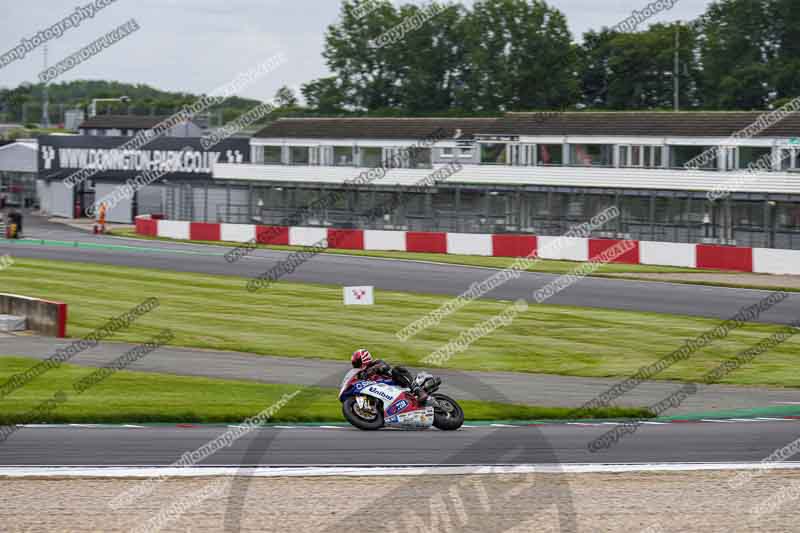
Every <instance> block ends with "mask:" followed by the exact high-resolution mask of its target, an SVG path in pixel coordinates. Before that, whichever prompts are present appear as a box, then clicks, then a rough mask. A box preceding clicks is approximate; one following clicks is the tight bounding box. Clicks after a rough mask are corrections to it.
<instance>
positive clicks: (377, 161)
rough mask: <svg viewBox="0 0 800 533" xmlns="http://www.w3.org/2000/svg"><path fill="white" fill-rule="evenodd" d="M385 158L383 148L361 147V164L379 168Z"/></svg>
mask: <svg viewBox="0 0 800 533" xmlns="http://www.w3.org/2000/svg"><path fill="white" fill-rule="evenodd" d="M382 159H383V148H361V166H362V167H366V168H377V167H379V166H382V165H381V162H382V161H381V160H382Z"/></svg>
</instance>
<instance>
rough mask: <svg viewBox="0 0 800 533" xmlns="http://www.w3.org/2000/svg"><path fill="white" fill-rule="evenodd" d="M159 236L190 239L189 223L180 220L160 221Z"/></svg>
mask: <svg viewBox="0 0 800 533" xmlns="http://www.w3.org/2000/svg"><path fill="white" fill-rule="evenodd" d="M158 236H159V237H169V238H170V239H188V238H189V222H184V221H179V220H159V221H158Z"/></svg>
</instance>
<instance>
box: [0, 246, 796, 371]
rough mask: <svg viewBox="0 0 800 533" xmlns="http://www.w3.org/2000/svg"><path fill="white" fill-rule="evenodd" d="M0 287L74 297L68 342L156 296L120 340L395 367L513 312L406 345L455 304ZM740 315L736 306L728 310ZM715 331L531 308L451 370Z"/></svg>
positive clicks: (620, 353)
mask: <svg viewBox="0 0 800 533" xmlns="http://www.w3.org/2000/svg"><path fill="white" fill-rule="evenodd" d="M176 260H185V259H184V258H180V259H176ZM0 280H2V286H3V290H4V291H8V292H13V293H17V294H25V295H29V296H36V297H42V298H48V299H52V300H61V301H64V302H67V303H68V304H69V329H68V332H69V334H70V335H71V336H72V337H78V336H81V335H85V334H88V333H90V332H91V331H92V330H94V329H95V328H97V327H99V326H101V325H102V324H103V323H104V322H105V321H106V320H108V319H109V318H111V317H113V316H116V315H118V314H120V313H123V312H125V311H127V310H129V309H130V308H132V307H134V306H135V305H137V304H139V303H140V302H142V301H143V300H144V299H145V298H148V297H151V296H156V297H158V298H160V301H161V306H160V307H159V308H158V309H157V310H155V311H153V312H151V313H149V314H147V315H145V316H143V317H142V318H140V319H139V320H138V321H137V322H135V323H134V324H133V325H132V326H131V327H130V328H129V329H127V330H123V331H120V332H119V333H117V334H116V335H115V336H114V338H113V340H120V341H129V342H142V341H145V340H148V339H149V338H150V337H152V336H154V335H156V334H157V333H159V332H160V331H161V330H162V329H163V328H170V329H172V330H173V332H174V334H175V339H174V341H173V342H172V344H174V345H176V346H187V347H197V348H208V349H217V350H229V351H238V352H250V353H256V354H264V355H283V356H291V357H315V358H322V359H331V360H338V361H346V360H347V359H348V358H349V354H350V353H351V352H352V350H353V349H354V348H356V347H359V346H366V347H369V348H370V350H371V351H372V352H373V353H374V354H376V355H377V356H379V357H383V358H386V359H388V360H389V361H392V362H393V363H396V364H405V365H418V366H420V361H421V360H422V359H424V358H425V357H426V356H428V355H429V354H431V353H432V352H433V351H435V350H436V349H437V348H440V347H442V346H444V345H445V344H447V343H448V342H449V341H450V340H452V339H455V338H457V337H458V335H459V334H460V333H461V332H462V331H464V330H465V329H468V328H471V327H473V326H475V325H477V324H479V323H481V322H483V321H486V320H487V319H489V318H491V317H493V316H495V315H497V314H499V313H500V312H502V311H504V310H505V309H507V308H508V305H509V304H508V303H507V302H499V301H493V300H479V301H475V302H472V303H471V304H469V305H467V306H466V307H464V308H463V309H461V310H459V311H458V312H456V313H453V314H452V315H450V316H448V317H446V318H445V319H444V320H443V321H442V322H441V323H440V324H439V325H438V326H436V327H432V328H429V329H427V330H425V331H423V332H422V333H420V334H418V335H417V336H416V337H414V338H412V339H410V340H408V341H407V342H401V341H399V340H398V339H397V338H396V337H395V333H396V332H397V331H399V330H400V329H401V328H403V327H405V326H406V325H407V324H408V323H410V322H411V321H413V320H415V319H417V318H419V317H421V316H423V315H425V314H426V313H428V312H430V311H433V310H434V309H436V308H438V306H440V305H441V304H443V303H444V302H446V301H448V298H447V297H443V296H433V295H424V294H413V293H402V292H391V291H377V293H376V305H374V306H370V307H367V306H347V307H345V306H343V305H342V291H341V287H329V286H321V285H313V284H300V283H287V282H278V283H276V284H274V285H273V286H271V287H270V288H268V289H265V290H262V291H259V292H257V293H249V292H247V291H246V290H245V283H246V280H245V279H243V278H240V277H234V276H215V275H203V274H189V273H180V272H167V271H160V270H155V269H141V268H128V267H111V266H106V265H93V264H82V263H72V262H62V261H45V260H32V259H15V264H14V265H13V266H12V267H10V268H7V269H5V270H3V271H2V272H0ZM735 312H736V309H731V314H734V313H735ZM718 324H719V321H717V320H713V319H703V318H695V317H685V316H676V315H666V314H657V313H641V312H628V311H616V310H604V309H588V308H577V307H567V306H555V305H531V307H530V308H529V309H528V311H527V312H525V313H523V314H520V315H518V316H517V317H516V319H515V320H514V321H513V323H512V324H510V325H508V326H505V327H501V328H499V329H497V330H496V331H494V332H493V333H492V334H491V335H487V336H485V337H483V338H481V339H479V340H478V341H477V342H475V343H473V344H472V345H471V346H470V347H469V348H468V349H467V350H466V351H464V352H462V353H460V354H457V355H455V356H454V357H453V358H452V359H450V360H449V361H447V362H446V363H445V364H444V366H445V367H448V368H457V369H463V370H484V371H512V372H536V373H546V374H561V375H571V376H587V377H628V376H629V375H631V374H632V373H634V372H635V371H636V370H637V369H639V368H640V367H641V366H642V365H645V364H650V363H652V362H654V361H655V360H657V359H658V358H660V357H663V356H665V355H667V354H669V353H671V352H672V351H674V350H676V349H678V348H680V347H681V346H682V345H683V343H684V342H685V341H686V340H687V339H691V338H694V337H696V336H699V335H701V334H703V333H705V332H706V331H709V330H711V329H712V328H714V327H716V326H717V325H718ZM780 329H781V328H780V327H779V326H771V325H763V324H746V325H745V326H743V327H742V328H740V329H738V330H735V331H733V332H731V334H730V335H729V336H728V337H727V338H725V339H719V340H717V341H715V342H713V343H711V344H710V345H708V346H707V347H705V348H703V349H701V350H699V351H698V352H696V353H695V354H693V355H692V357H690V358H689V359H688V360H685V361H681V362H678V363H676V364H674V365H673V366H671V367H669V368H667V369H666V370H664V371H663V372H662V373H661V374H659V375H658V376H657V379H677V380H684V381H697V380H700V379H701V378H702V377H703V376H704V375H705V374H706V373H707V372H708V371H710V370H712V369H713V368H715V367H716V366H717V365H719V364H720V362H722V361H724V360H727V359H731V358H733V357H735V356H736V354H737V353H738V352H739V351H741V350H744V349H746V348H749V347H751V346H753V345H755V344H756V343H758V342H759V341H761V340H763V339H766V338H768V337H769V336H770V335H771V334H772V333H774V332H776V331H779V330H780ZM798 353H800V339H798V338H797V337H795V338H792V339H790V340H789V341H787V342H785V343H784V344H782V345H780V346H778V347H776V348H774V349H772V350H771V351H769V352H767V353H764V354H762V355H759V356H758V357H757V358H755V359H754V360H753V362H752V363H750V364H749V365H747V366H745V367H743V368H741V369H739V370H737V371H735V372H732V373H730V374H729V375H728V376H727V377H726V378H725V380H724V381H723V383H728V384H738V385H775V386H789V387H800V373H798V372H797V355H798ZM421 366H425V365H421Z"/></svg>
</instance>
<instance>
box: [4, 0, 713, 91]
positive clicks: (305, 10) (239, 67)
mask: <svg viewBox="0 0 800 533" xmlns="http://www.w3.org/2000/svg"><path fill="white" fill-rule="evenodd" d="M93 1H94V0H28V1H27V2H14V1H12V0H0V4H3V5H2V7H0V11H2V16H1V18H0V54H4V53H5V52H7V51H8V50H10V49H11V48H13V47H15V46H17V45H18V44H19V43H20V39H22V38H26V39H30V38H31V37H32V36H33V35H34V34H36V33H37V32H39V31H41V30H44V29H45V28H48V27H50V26H52V25H53V24H55V23H56V22H58V21H60V20H62V19H63V18H65V17H67V16H69V15H70V14H72V13H75V10H76V7H78V6H85V5H86V4H88V3H89V2H93ZM650 1H652V0H550V1H549V2H548V3H549V4H550V5H551V6H553V7H556V8H558V9H560V10H561V11H562V12H563V13H565V15H566V16H567V20H568V22H569V26H570V30H571V31H572V34H573V38H574V39H575V40H580V36H581V35H582V34H583V32H585V31H587V30H589V29H600V28H601V27H602V26H614V25H616V24H617V23H619V22H620V21H622V20H623V19H625V18H627V17H629V16H630V15H631V12H632V11H633V10H634V9H635V10H642V9H643V8H644V7H645V6H647V5H648V4H649V3H650ZM668 1H670V2H672V1H675V0H668ZM393 3H394V4H395V5H400V4H425V3H426V2H421V1H420V0H409V1H399V0H396V1H394V2H393ZM463 3H464V4H465V5H467V6H469V5H471V4H472V1H471V0H467V1H465V2H463ZM708 3H709V2H708V1H706V0H677V3H676V4H675V5H674V7H673V8H672V9H670V10H668V11H664V12H661V13H659V14H658V15H656V16H654V17H652V18H651V19H649V20H648V21H647V23H651V22H670V21H674V20H691V19H694V18H696V17H697V16H698V15H700V14H702V13H703V12H704V11H705V9H706V6H707V4H708ZM339 6H340V2H339V1H338V0H116V1H115V2H114V3H112V4H111V5H109V6H107V7H105V8H104V9H102V10H99V11H98V12H96V13H95V14H94V16H93V17H91V18H86V20H84V21H82V22H81V23H80V25H79V26H78V27H75V28H67V30H66V31H65V32H64V34H63V35H62V36H61V37H60V38H54V39H52V40H50V41H48V56H49V64H50V65H53V64H54V63H57V62H58V61H61V60H62V59H64V58H66V57H68V56H69V55H70V54H72V53H73V52H76V51H78V50H79V49H80V48H82V47H83V46H86V45H88V44H90V43H91V42H93V41H94V40H95V39H98V38H99V37H101V36H102V35H104V34H106V33H108V32H109V31H111V30H113V29H115V28H117V27H118V26H120V25H122V24H124V23H126V22H127V21H129V20H130V19H135V21H136V24H137V25H138V26H139V29H138V30H137V31H135V32H133V33H131V34H130V35H128V36H127V37H125V38H124V39H122V40H121V41H119V42H117V43H115V44H114V45H113V46H111V47H109V48H107V49H105V50H103V51H102V52H100V53H99V54H97V55H95V56H93V57H91V58H89V59H87V60H86V61H84V62H82V63H80V64H79V65H78V66H76V67H75V68H74V69H73V70H71V71H69V72H66V73H64V74H61V75H60V76H59V77H58V78H57V79H56V80H55V81H56V82H58V81H70V80H76V79H105V80H117V81H121V82H128V83H145V84H148V85H151V86H153V87H156V88H159V89H163V90H169V91H183V92H190V93H195V94H200V93H210V92H212V91H213V90H214V89H216V88H218V87H221V86H223V85H225V84H227V83H229V82H230V81H232V80H234V79H236V77H237V76H238V75H239V74H241V73H244V72H247V71H248V70H250V69H253V68H254V67H256V66H257V65H259V64H261V63H263V62H264V61H265V60H267V59H268V58H270V57H272V56H273V55H275V54H277V53H281V52H282V53H284V54H285V56H286V59H287V61H286V62H285V63H284V64H283V65H281V66H280V67H279V68H277V69H276V70H274V71H273V72H271V73H269V74H268V75H266V76H262V77H260V78H258V79H257V80H255V81H254V82H252V83H250V84H248V85H246V86H245V87H243V88H242V89H241V91H240V92H239V96H243V97H249V98H256V99H259V100H262V101H268V100H270V99H271V98H272V97H273V96H274V94H275V91H276V90H277V89H278V88H279V87H281V86H283V85H288V86H289V87H293V88H295V89H296V92H297V93H298V94H299V90H298V89H299V86H300V84H302V83H306V82H308V81H310V80H312V79H315V78H319V77H323V76H326V75H329V74H330V72H329V71H328V69H327V67H326V65H325V61H324V59H323V57H322V49H323V44H324V33H325V30H326V28H327V27H328V26H329V25H330V24H333V23H335V22H336V21H337V19H338V16H339ZM434 21H435V19H434ZM430 23H432V22H430ZM647 23H645V24H647ZM43 64H44V54H43V47H42V46H40V47H38V48H36V49H35V50H33V51H31V52H29V53H27V55H26V56H25V57H24V58H22V59H21V60H16V61H13V62H11V63H10V64H8V65H6V66H5V67H0V87H16V86H17V85H19V84H20V83H22V82H25V81H28V82H32V83H33V82H37V81H38V75H39V73H40V72H41V71H42V67H43Z"/></svg>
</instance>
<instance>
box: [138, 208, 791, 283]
mask: <svg viewBox="0 0 800 533" xmlns="http://www.w3.org/2000/svg"><path fill="white" fill-rule="evenodd" d="M136 232H137V233H139V234H141V235H149V236H154V237H155V236H157V237H168V238H171V239H184V240H186V239H191V240H201V241H229V242H249V241H253V240H254V239H257V240H258V242H259V243H261V244H276V245H292V246H313V245H318V244H319V243H320V242H321V241H322V240H323V239H327V243H328V247H329V248H338V249H344V250H380V251H400V252H419V253H437V254H458V255H477V256H487V257H492V256H493V257H525V256H528V255H530V256H538V257H541V258H542V259H556V260H566V261H588V260H589V259H590V258H592V257H596V256H598V255H599V254H601V253H603V252H605V251H606V250H608V249H610V248H613V247H614V246H616V245H617V244H619V243H620V242H621V241H620V240H618V239H579V238H566V237H537V236H534V235H512V234H501V235H489V234H476V233H445V232H421V231H385V230H361V229H332V228H307V227H291V228H287V227H280V226H254V225H247V224H207V223H201V222H179V221H174V220H156V219H152V218H151V217H150V216H149V215H144V216H140V217H137V219H136ZM614 262H616V263H625V264H631V265H637V264H641V265H661V266H676V267H686V268H702V269H711V270H730V271H735V272H758V273H764V274H791V275H800V250H773V249H766V248H743V247H736V246H715V245H708V244H684V243H672V242H651V241H637V242H636V246H635V247H634V248H633V249H631V250H629V251H628V252H626V253H625V254H623V255H621V256H619V257H617V258H616V259H615V261H614Z"/></svg>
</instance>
